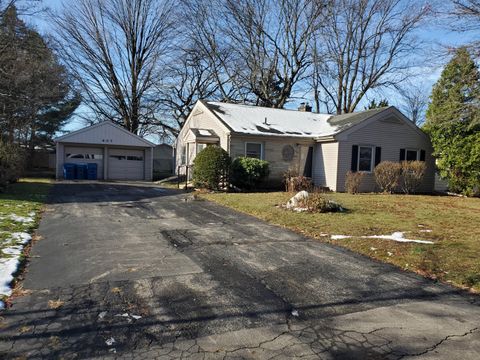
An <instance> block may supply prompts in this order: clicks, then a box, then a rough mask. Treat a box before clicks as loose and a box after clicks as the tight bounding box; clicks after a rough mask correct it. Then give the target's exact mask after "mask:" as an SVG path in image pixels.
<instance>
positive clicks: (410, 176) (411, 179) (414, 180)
mask: <svg viewBox="0 0 480 360" xmlns="http://www.w3.org/2000/svg"><path fill="white" fill-rule="evenodd" d="M400 166H401V169H402V181H401V187H402V190H403V192H405V193H406V194H411V193H415V192H416V191H417V189H418V188H419V186H420V185H421V184H422V181H423V178H424V177H425V171H426V169H427V166H426V165H425V162H424V161H403V162H402V164H401V165H400Z"/></svg>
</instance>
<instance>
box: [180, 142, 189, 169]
mask: <svg viewBox="0 0 480 360" xmlns="http://www.w3.org/2000/svg"><path fill="white" fill-rule="evenodd" d="M181 150H182V153H181V154H182V158H181V164H180V165H185V164H186V163H187V147H186V146H183V147H182V149H181Z"/></svg>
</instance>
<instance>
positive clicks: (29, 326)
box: [0, 183, 480, 359]
mask: <svg viewBox="0 0 480 360" xmlns="http://www.w3.org/2000/svg"><path fill="white" fill-rule="evenodd" d="M39 235H40V237H41V239H40V240H39V241H38V242H36V243H35V244H34V246H33V249H32V252H31V261H30V263H29V265H28V267H27V269H26V274H25V281H24V282H23V294H22V295H21V296H18V297H16V298H15V299H14V301H13V306H12V308H11V309H9V310H8V311H6V312H4V313H3V314H1V315H2V316H3V320H2V321H1V325H0V326H1V328H0V357H6V358H29V359H36V358H67V359H68V358H104V357H105V358H114V357H118V358H128V359H131V358H139V359H150V358H161V359H163V358H165V359H174V358H180V357H182V358H192V359H197V358H200V359H204V358H205V359H223V358H227V359H243V358H249V359H250V358H254V359H256V358H259V359H266V358H285V359H291V358H295V357H298V358H306V359H318V358H320V359H362V358H363V359H413V358H415V359H416V358H421V359H441V358H444V359H478V358H480V302H479V301H478V297H473V296H468V295H465V294H461V293H459V292H457V291H456V290H455V289H453V288H451V287H449V286H446V285H440V284H435V283H433V282H431V281H428V280H425V279H423V278H421V277H418V276H416V275H414V274H411V273H406V272H402V271H400V270H398V269H396V268H394V267H392V266H389V265H385V264H381V263H378V262H375V261H372V260H370V259H368V258H365V257H363V256H360V255H356V254H354V253H351V252H349V251H346V250H343V249H341V248H338V247H334V246H330V245H327V244H322V243H320V242H318V241H315V240H311V239H308V238H305V237H303V236H301V235H298V234H295V233H293V232H290V231H288V230H285V229H282V228H279V227H275V226H271V225H268V224H266V223H264V222H262V221H259V220H256V219H254V218H252V217H249V216H246V215H243V214H239V213H237V212H234V211H232V210H229V209H226V208H224V207H221V206H219V205H216V204H213V203H209V202H206V201H198V200H194V199H192V198H191V195H185V194H182V193H178V192H175V191H171V190H164V189H159V188H156V187H154V186H151V185H148V184H128V183H111V184H110V183H59V184H57V185H55V187H54V189H53V193H52V197H51V204H50V205H49V206H48V207H47V209H46V212H45V214H44V217H43V220H42V222H41V224H40V228H39Z"/></svg>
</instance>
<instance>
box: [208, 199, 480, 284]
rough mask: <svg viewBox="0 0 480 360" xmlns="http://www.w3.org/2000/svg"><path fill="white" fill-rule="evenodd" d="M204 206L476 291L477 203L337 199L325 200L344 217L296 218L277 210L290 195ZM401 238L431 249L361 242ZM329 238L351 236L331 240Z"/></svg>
mask: <svg viewBox="0 0 480 360" xmlns="http://www.w3.org/2000/svg"><path fill="white" fill-rule="evenodd" d="M202 196H203V197H204V198H206V199H208V200H212V201H215V202H217V203H219V204H222V205H226V206H229V207H231V208H233V209H235V210H239V211H241V212H244V213H247V214H250V215H254V216H256V217H258V218H260V219H263V220H266V221H268V222H271V223H273V224H277V225H280V226H284V227H287V228H289V229H293V230H295V231H297V232H300V233H302V234H305V235H307V236H310V237H313V238H316V239H318V240H320V241H324V242H329V243H333V244H337V245H340V246H344V247H346V248H348V249H351V250H353V251H356V252H359V253H362V254H365V255H367V256H370V257H372V258H375V259H378V260H381V261H385V262H389V263H392V264H395V265H397V266H399V267H401V268H402V269H405V270H412V271H416V272H418V273H420V274H422V275H425V276H429V277H432V278H437V279H439V280H442V281H446V282H451V283H453V284H455V285H457V286H460V287H468V288H471V289H472V290H474V291H477V292H478V291H480V199H474V198H459V197H446V196H422V195H381V194H359V195H350V194H340V193H332V194H327V195H326V196H327V197H328V198H330V199H332V200H335V201H337V202H339V203H340V204H341V205H342V206H343V207H345V208H346V209H348V211H347V212H344V213H326V214H310V213H294V212H290V211H286V210H284V209H281V208H278V207H276V205H278V204H282V203H285V202H286V201H287V200H288V199H289V198H290V197H291V195H290V194H287V193H282V192H276V193H249V194H224V193H215V194H202ZM397 231H402V232H405V237H406V238H408V239H418V240H429V241H432V242H434V244H433V245H430V244H419V243H399V242H395V241H391V240H384V239H371V238H362V236H369V235H391V234H392V233H393V232H397ZM332 235H348V236H352V237H349V238H343V239H336V240H334V239H332V237H331V236H332Z"/></svg>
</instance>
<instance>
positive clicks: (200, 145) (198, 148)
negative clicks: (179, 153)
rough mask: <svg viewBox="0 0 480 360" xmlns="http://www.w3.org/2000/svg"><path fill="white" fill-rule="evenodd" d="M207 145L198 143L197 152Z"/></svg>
mask: <svg viewBox="0 0 480 360" xmlns="http://www.w3.org/2000/svg"><path fill="white" fill-rule="evenodd" d="M206 147H207V144H197V154H198V153H199V152H200V151H202V150H203V149H205V148H206Z"/></svg>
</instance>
